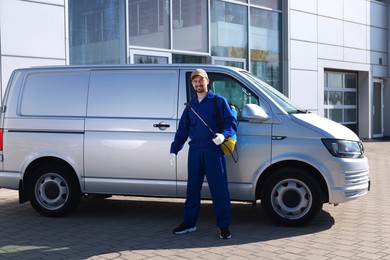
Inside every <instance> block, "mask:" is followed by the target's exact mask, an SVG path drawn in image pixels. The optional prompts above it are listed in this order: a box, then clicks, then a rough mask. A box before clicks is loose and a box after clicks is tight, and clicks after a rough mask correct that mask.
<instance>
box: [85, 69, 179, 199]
mask: <svg viewBox="0 0 390 260" xmlns="http://www.w3.org/2000/svg"><path fill="white" fill-rule="evenodd" d="M177 92H178V72H177V71H176V70H172V69H170V70H151V69H149V70H147V69H132V70H128V69H127V70H95V71H92V73H91V81H90V90H89V98H88V110H87V118H86V122H85V189H86V191H87V192H89V193H108V194H128V195H145V196H148V195H150V196H176V174H175V169H174V168H172V167H171V165H170V163H169V148H170V144H171V142H172V141H173V138H174V134H175V131H176V120H175V118H177V115H176V113H177V112H176V107H177V96H178V94H177Z"/></svg>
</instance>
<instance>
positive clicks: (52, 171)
mask: <svg viewBox="0 0 390 260" xmlns="http://www.w3.org/2000/svg"><path fill="white" fill-rule="evenodd" d="M73 176H74V175H73V172H72V171H69V170H68V169H67V168H66V167H65V166H62V165H47V166H41V167H39V168H38V169H37V170H36V171H35V172H34V173H33V176H32V179H31V182H30V185H29V189H28V192H29V198H30V203H31V205H32V206H33V207H34V209H35V210H36V211H37V212H39V213H41V214H42V215H44V216H48V217H62V216H65V215H67V214H68V213H70V212H71V211H73V210H74V209H75V208H77V207H78V205H79V203H80V199H81V192H80V188H79V185H78V183H77V181H76V180H75V178H73Z"/></svg>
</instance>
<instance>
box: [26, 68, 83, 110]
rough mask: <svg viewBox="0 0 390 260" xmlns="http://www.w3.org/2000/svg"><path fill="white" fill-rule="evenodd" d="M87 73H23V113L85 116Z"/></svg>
mask: <svg viewBox="0 0 390 260" xmlns="http://www.w3.org/2000/svg"><path fill="white" fill-rule="evenodd" d="M88 80H89V73H88V72H77V73H75V72H72V73H70V72H49V73H31V74H29V75H27V76H26V78H25V81H24V82H25V83H24V87H23V90H22V96H21V101H20V107H19V113H20V115H22V116H85V115H86V101H87V93H88Z"/></svg>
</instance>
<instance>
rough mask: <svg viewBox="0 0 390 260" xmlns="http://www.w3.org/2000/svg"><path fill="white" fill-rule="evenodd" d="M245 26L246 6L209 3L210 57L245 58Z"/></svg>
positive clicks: (216, 0)
mask: <svg viewBox="0 0 390 260" xmlns="http://www.w3.org/2000/svg"><path fill="white" fill-rule="evenodd" d="M247 26H248V12H247V7H246V6H243V5H238V4H233V3H228V2H222V1H218V0H213V1H211V28H210V29H211V55H212V56H219V57H231V58H247V56H248V55H247V52H248V33H247V31H248V30H247Z"/></svg>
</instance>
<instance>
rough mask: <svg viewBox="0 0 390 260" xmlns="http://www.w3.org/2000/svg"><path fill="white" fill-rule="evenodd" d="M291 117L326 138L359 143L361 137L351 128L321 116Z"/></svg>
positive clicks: (300, 115)
mask: <svg viewBox="0 0 390 260" xmlns="http://www.w3.org/2000/svg"><path fill="white" fill-rule="evenodd" d="M290 116H291V119H292V120H293V121H294V122H296V123H298V124H301V125H303V126H305V127H307V128H309V129H312V130H314V131H316V132H318V133H320V134H321V135H323V136H324V137H325V138H333V139H344V140H351V141H359V137H358V136H357V135H356V134H355V133H354V132H353V131H352V130H350V129H349V128H347V127H345V126H343V125H341V124H339V123H336V122H335V121H332V120H330V119H327V118H324V117H321V116H319V115H316V114H312V113H306V114H290Z"/></svg>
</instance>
